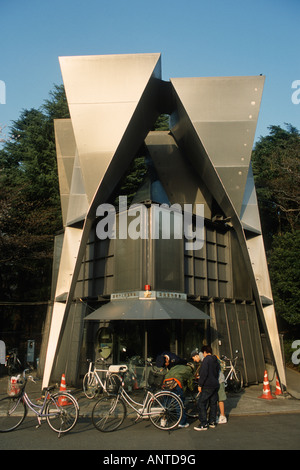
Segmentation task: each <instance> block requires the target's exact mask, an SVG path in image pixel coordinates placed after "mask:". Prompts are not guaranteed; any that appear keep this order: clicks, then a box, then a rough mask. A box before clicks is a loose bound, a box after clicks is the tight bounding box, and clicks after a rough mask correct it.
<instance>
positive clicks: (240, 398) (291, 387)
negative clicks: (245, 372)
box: [74, 369, 300, 417]
mask: <svg viewBox="0 0 300 470" xmlns="http://www.w3.org/2000/svg"><path fill="white" fill-rule="evenodd" d="M286 374H287V384H288V386H287V393H285V394H284V395H281V396H277V397H276V399H273V400H266V399H262V398H259V397H260V396H261V395H262V392H263V384H259V385H250V386H249V387H245V388H244V390H243V391H242V392H241V393H238V394H235V393H228V395H227V400H226V402H225V413H226V415H229V416H247V415H259V414H269V413H274V414H276V413H300V373H299V372H295V371H293V370H291V369H287V371H286ZM271 392H272V394H273V396H274V397H275V395H274V393H275V387H274V386H271ZM74 395H75V396H76V398H77V400H78V403H79V406H80V416H82V417H89V416H91V412H92V409H93V406H94V404H95V400H88V399H87V398H85V396H84V394H83V392H82V391H81V390H75V391H74Z"/></svg>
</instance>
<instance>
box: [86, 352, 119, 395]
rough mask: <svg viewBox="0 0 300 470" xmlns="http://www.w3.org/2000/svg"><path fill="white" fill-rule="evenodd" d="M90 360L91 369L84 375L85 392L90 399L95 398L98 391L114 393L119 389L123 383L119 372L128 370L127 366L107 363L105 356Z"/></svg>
mask: <svg viewBox="0 0 300 470" xmlns="http://www.w3.org/2000/svg"><path fill="white" fill-rule="evenodd" d="M88 361H89V363H90V364H89V370H88V372H87V373H86V374H85V376H84V377H83V382H82V386H83V392H84V394H85V396H86V397H87V398H89V399H90V400H91V399H92V398H95V396H96V395H97V394H98V393H102V392H105V393H114V391H115V390H118V388H119V385H120V383H121V379H120V377H119V375H118V372H119V371H120V370H121V371H124V372H125V371H126V370H127V366H126V365H124V366H114V365H110V366H109V365H107V363H106V362H105V360H104V359H103V358H98V359H97V360H96V362H95V363H94V364H93V362H92V361H91V360H90V359H88ZM99 363H102V364H104V365H103V366H102V367H97V364H99ZM120 368H121V369H120Z"/></svg>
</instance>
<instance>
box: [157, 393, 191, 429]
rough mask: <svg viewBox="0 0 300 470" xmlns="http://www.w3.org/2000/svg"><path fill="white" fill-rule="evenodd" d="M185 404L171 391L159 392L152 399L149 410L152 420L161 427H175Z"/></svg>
mask: <svg viewBox="0 0 300 470" xmlns="http://www.w3.org/2000/svg"><path fill="white" fill-rule="evenodd" d="M182 411H183V404H182V401H181V400H180V398H179V397H178V396H177V395H175V394H174V393H171V392H158V393H156V394H155V395H154V396H153V397H152V398H151V400H150V402H149V405H148V412H149V413H152V414H150V416H149V417H150V421H151V423H152V424H154V426H155V427H157V428H159V429H164V430H169V429H173V428H175V426H177V424H178V423H179V422H180V420H181V417H182Z"/></svg>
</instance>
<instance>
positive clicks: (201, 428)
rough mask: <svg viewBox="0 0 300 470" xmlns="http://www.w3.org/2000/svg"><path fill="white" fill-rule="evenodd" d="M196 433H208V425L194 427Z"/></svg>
mask: <svg viewBox="0 0 300 470" xmlns="http://www.w3.org/2000/svg"><path fill="white" fill-rule="evenodd" d="M194 429H195V431H207V430H208V425H207V424H206V425H205V426H194Z"/></svg>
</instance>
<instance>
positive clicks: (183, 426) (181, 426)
mask: <svg viewBox="0 0 300 470" xmlns="http://www.w3.org/2000/svg"><path fill="white" fill-rule="evenodd" d="M178 427H179V428H188V427H189V423H185V424H178Z"/></svg>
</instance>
